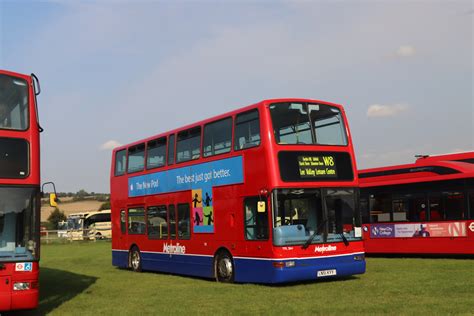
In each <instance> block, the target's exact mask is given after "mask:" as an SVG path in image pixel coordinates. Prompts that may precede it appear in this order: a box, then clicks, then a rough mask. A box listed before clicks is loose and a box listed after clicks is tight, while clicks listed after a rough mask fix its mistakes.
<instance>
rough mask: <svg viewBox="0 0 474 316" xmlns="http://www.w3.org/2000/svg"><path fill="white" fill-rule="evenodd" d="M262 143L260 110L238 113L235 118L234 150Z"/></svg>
mask: <svg viewBox="0 0 474 316" xmlns="http://www.w3.org/2000/svg"><path fill="white" fill-rule="evenodd" d="M258 145H260V122H259V120H258V110H252V111H249V112H245V113H242V114H239V115H237V117H236V119H235V135H234V150H240V149H245V148H251V147H255V146H258Z"/></svg>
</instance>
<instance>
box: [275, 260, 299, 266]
mask: <svg viewBox="0 0 474 316" xmlns="http://www.w3.org/2000/svg"><path fill="white" fill-rule="evenodd" d="M295 265H296V263H295V262H294V261H273V266H274V267H275V268H293V267H294V266H295Z"/></svg>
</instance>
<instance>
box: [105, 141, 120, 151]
mask: <svg viewBox="0 0 474 316" xmlns="http://www.w3.org/2000/svg"><path fill="white" fill-rule="evenodd" d="M119 146H122V144H120V143H119V142H118V141H116V140H109V141H106V142H105V143H103V144H102V145H100V150H112V149H114V148H115V147H119Z"/></svg>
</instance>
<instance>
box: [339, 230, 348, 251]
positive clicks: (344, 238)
mask: <svg viewBox="0 0 474 316" xmlns="http://www.w3.org/2000/svg"><path fill="white" fill-rule="evenodd" d="M339 235H341V238H342V241H343V242H344V245H346V247H347V246H349V241H348V240H347V238H346V236H344V233H343V232H342V233H340V234H339Z"/></svg>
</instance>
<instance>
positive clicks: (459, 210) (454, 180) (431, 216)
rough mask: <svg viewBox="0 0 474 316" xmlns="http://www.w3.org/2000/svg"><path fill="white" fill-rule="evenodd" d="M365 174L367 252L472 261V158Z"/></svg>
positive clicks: (431, 160)
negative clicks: (461, 256) (467, 256)
mask: <svg viewBox="0 0 474 316" xmlns="http://www.w3.org/2000/svg"><path fill="white" fill-rule="evenodd" d="M417 157H418V159H417V160H416V162H415V163H413V164H406V165H398V166H390V167H383V168H374V169H367V170H361V171H360V172H359V181H360V186H361V212H362V219H363V235H364V243H365V250H366V252H367V253H374V254H415V255H425V254H429V255H470V256H471V255H474V152H464V153H455V154H445V155H437V156H417Z"/></svg>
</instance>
